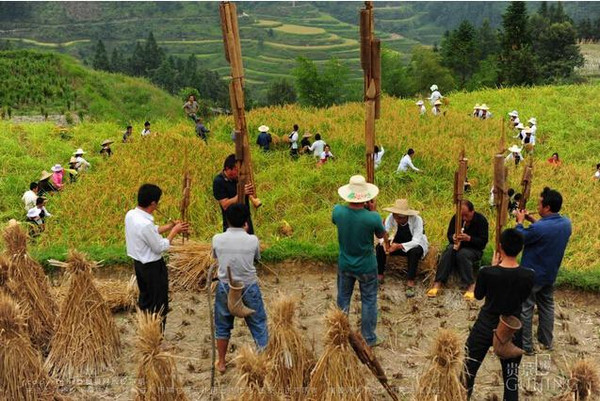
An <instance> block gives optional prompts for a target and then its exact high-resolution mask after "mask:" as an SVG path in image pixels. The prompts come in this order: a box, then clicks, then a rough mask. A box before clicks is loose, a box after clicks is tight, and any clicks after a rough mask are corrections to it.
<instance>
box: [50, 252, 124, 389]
mask: <svg viewBox="0 0 600 401" xmlns="http://www.w3.org/2000/svg"><path fill="white" fill-rule="evenodd" d="M55 263H56V264H57V265H59V266H61V267H66V268H67V272H68V274H69V278H68V279H69V290H68V292H67V295H66V297H65V299H64V301H63V303H62V305H61V308H60V315H59V318H58V323H57V325H56V334H55V335H54V337H53V338H52V341H51V343H50V353H49V354H48V359H47V360H46V366H47V367H48V368H49V370H50V372H51V373H52V374H53V375H55V376H56V377H59V378H72V377H74V376H76V375H97V374H99V373H101V372H102V371H104V370H106V369H107V368H109V367H110V366H111V365H112V363H113V362H114V361H115V359H116V357H117V356H118V355H119V346H120V343H119V333H118V331H117V326H116V325H115V322H114V321H113V318H112V315H111V313H110V309H109V308H108V306H107V304H106V302H105V301H104V299H103V298H102V294H100V292H99V291H98V289H97V288H96V286H95V285H94V280H93V277H92V268H93V267H96V266H97V263H95V262H90V261H88V260H87V259H86V258H85V256H84V255H83V254H81V253H79V252H76V251H72V252H71V253H70V254H69V258H68V261H67V263H60V262H55Z"/></svg>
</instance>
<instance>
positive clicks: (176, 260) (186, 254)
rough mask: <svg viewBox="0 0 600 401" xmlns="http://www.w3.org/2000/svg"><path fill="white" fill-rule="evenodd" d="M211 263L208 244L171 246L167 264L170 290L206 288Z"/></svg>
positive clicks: (187, 243)
mask: <svg viewBox="0 0 600 401" xmlns="http://www.w3.org/2000/svg"><path fill="white" fill-rule="evenodd" d="M213 262H214V259H213V257H212V250H211V246H210V244H205V243H201V242H193V241H187V242H186V243H185V244H174V245H172V246H171V248H169V263H168V266H169V283H170V285H171V288H172V289H173V290H175V291H200V290H202V289H203V288H204V287H205V286H206V282H207V277H206V275H207V274H208V268H209V267H210V265H211V264H212V263H213ZM215 274H216V269H215ZM210 280H212V277H211V278H210Z"/></svg>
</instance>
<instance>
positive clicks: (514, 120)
mask: <svg viewBox="0 0 600 401" xmlns="http://www.w3.org/2000/svg"><path fill="white" fill-rule="evenodd" d="M508 115H509V117H510V122H511V124H512V125H514V126H517V124H519V123H520V122H521V120H519V113H518V112H517V111H516V110H513V111H511V112H510V113H508Z"/></svg>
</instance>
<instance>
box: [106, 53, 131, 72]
mask: <svg viewBox="0 0 600 401" xmlns="http://www.w3.org/2000/svg"><path fill="white" fill-rule="evenodd" d="M110 70H111V71H112V72H126V71H127V63H126V62H125V59H124V58H123V54H122V53H121V51H120V50H119V49H118V48H116V47H115V48H114V49H113V51H112V54H111V56H110Z"/></svg>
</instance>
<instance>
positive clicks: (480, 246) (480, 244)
mask: <svg viewBox="0 0 600 401" xmlns="http://www.w3.org/2000/svg"><path fill="white" fill-rule="evenodd" d="M455 220H456V215H454V216H452V219H451V220H450V224H448V232H447V233H446V236H447V237H448V242H449V243H451V244H452V243H453V241H452V236H453V235H454V221H455ZM488 231H489V227H488V221H487V219H486V218H485V217H484V216H483V215H482V214H481V213H479V212H475V215H473V220H471V223H470V224H469V226H468V227H465V229H464V233H465V234H468V235H470V236H471V241H468V242H467V241H465V242H462V243H461V247H463V248H475V249H477V250H479V251H483V250H484V249H485V246H486V244H487V242H488Z"/></svg>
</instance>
